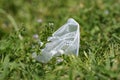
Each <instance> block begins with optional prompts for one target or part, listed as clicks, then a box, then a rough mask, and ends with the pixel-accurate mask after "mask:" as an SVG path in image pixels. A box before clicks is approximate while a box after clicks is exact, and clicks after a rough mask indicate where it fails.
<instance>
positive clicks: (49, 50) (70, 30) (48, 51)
mask: <svg viewBox="0 0 120 80" xmlns="http://www.w3.org/2000/svg"><path fill="white" fill-rule="evenodd" d="M48 41H49V42H48V43H47V44H46V45H45V48H44V49H42V52H41V55H38V56H36V57H35V59H36V60H37V61H40V62H42V63H47V62H48V61H49V60H50V59H52V57H53V56H60V55H62V54H74V55H76V56H78V52H79V42H80V33H79V24H78V23H77V22H76V21H75V20H74V19H72V18H70V19H68V21H67V23H66V24H64V25H63V26H62V27H60V28H59V29H58V30H57V31H56V32H54V33H53V34H52V37H49V38H48Z"/></svg>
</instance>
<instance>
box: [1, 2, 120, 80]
mask: <svg viewBox="0 0 120 80" xmlns="http://www.w3.org/2000/svg"><path fill="white" fill-rule="evenodd" d="M119 5H120V0H109V1H108V0H91V1H90V0H59V1H58V0H49V1H48V0H34V1H33V0H0V80H119V79H120V67H119V66H120V8H119ZM70 17H72V18H74V19H75V20H76V21H77V22H78V23H79V24H80V33H81V39H80V45H81V46H80V51H79V56H78V57H74V56H64V55H63V56H61V58H63V59H64V60H63V61H62V62H60V63H57V61H56V59H55V58H53V59H52V60H51V61H50V62H48V63H47V64H43V63H39V62H37V61H35V60H34V59H33V58H32V56H31V55H32V53H33V52H36V53H38V54H40V51H41V49H42V47H40V44H39V41H40V40H41V41H42V42H44V43H46V40H47V37H49V36H51V34H52V33H53V32H54V31H56V30H57V29H58V28H59V27H60V26H62V25H63V24H64V23H65V22H66V21H67V19H68V18H70ZM34 34H38V35H39V38H38V39H34V38H33V35H34Z"/></svg>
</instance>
